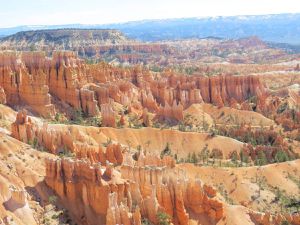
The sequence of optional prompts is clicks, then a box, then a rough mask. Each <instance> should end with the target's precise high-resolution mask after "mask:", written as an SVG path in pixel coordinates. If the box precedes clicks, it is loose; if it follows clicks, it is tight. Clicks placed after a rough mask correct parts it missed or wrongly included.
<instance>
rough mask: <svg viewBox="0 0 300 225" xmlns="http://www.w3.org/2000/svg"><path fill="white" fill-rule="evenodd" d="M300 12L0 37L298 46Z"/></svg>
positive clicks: (3, 30)
mask: <svg viewBox="0 0 300 225" xmlns="http://www.w3.org/2000/svg"><path fill="white" fill-rule="evenodd" d="M299 21H300V13H299V14H277V15H261V16H231V17H206V18H182V19H166V20H144V21H135V22H127V23H118V24H106V25H83V24H70V25H51V26H19V27H13V28H0V36H7V35H12V34H15V33H17V32H20V31H28V30H41V29H43V30H44V29H61V28H80V29H117V30H120V31H122V32H123V33H124V34H125V35H127V36H128V37H129V38H133V39H138V40H141V41H161V40H177V39H187V38H205V37H219V38H228V39H238V38H245V37H249V36H258V37H260V38H261V39H262V40H264V41H267V42H274V43H287V44H293V45H300V22H299Z"/></svg>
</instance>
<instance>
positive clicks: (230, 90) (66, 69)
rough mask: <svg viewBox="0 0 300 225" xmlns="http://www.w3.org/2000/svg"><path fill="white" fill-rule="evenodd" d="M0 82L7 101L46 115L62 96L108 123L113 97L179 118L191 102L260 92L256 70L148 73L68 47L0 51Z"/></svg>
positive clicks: (236, 99)
mask: <svg viewBox="0 0 300 225" xmlns="http://www.w3.org/2000/svg"><path fill="white" fill-rule="evenodd" d="M0 86H1V87H2V88H3V90H4V94H5V95H6V102H7V104H10V105H14V106H17V105H27V106H30V107H31V108H32V109H33V111H35V112H37V113H39V114H41V115H43V116H45V117H47V116H54V114H55V108H54V106H55V105H57V104H58V103H59V102H63V103H64V104H66V103H67V104H68V105H69V106H71V107H73V108H74V111H76V110H82V112H83V113H84V114H85V115H86V116H98V115H99V114H101V115H102V117H103V125H104V126H112V127H115V126H116V121H115V120H116V116H117V114H119V112H115V111H114V109H113V107H112V106H113V105H114V103H118V104H121V105H122V106H124V107H129V108H130V107H131V106H134V107H136V108H141V109H142V108H146V109H147V110H148V111H149V112H151V113H154V114H156V115H157V116H158V117H159V118H162V119H167V120H168V119H169V120H176V121H181V120H183V110H184V109H186V108H187V107H189V106H190V105H191V104H195V103H202V102H206V103H212V104H215V105H218V106H224V105H231V106H234V105H237V104H238V103H240V104H241V103H243V102H244V101H245V100H247V99H249V98H250V97H253V96H256V97H258V98H259V99H260V98H263V97H264V96H265V94H266V90H265V88H264V86H263V85H262V84H261V83H260V81H259V78H258V77H257V76H230V75H222V76H213V77H203V76H184V75H176V74H174V73H173V72H171V71H169V72H166V73H161V74H159V75H154V74H153V73H151V72H150V71H148V70H146V69H144V68H141V67H138V66H136V67H132V68H129V69H127V68H126V69H125V68H117V67H113V66H110V65H108V64H105V63H99V64H95V65H88V64H86V63H84V62H83V61H82V60H81V59H79V58H78V57H77V54H75V53H74V52H68V51H64V52H53V54H52V58H47V57H45V54H44V53H41V52H23V53H16V52H1V54H0ZM1 93H2V94H1V96H3V95H4V94H3V91H1ZM2 98H3V97H2ZM62 105H63V104H60V107H58V108H59V109H60V110H64V109H63V107H61V106H62ZM69 111H70V110H69V108H65V112H66V113H67V114H70V112H69ZM119 115H120V114H119Z"/></svg>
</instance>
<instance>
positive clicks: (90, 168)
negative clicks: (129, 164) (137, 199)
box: [45, 159, 140, 225]
mask: <svg viewBox="0 0 300 225" xmlns="http://www.w3.org/2000/svg"><path fill="white" fill-rule="evenodd" d="M46 173H47V174H46V178H45V181H46V183H47V185H48V186H49V187H51V188H52V189H54V190H55V192H56V193H57V195H58V196H59V197H60V198H61V199H62V201H63V204H64V206H65V207H66V208H67V209H68V210H69V211H70V213H71V214H72V216H73V217H74V218H75V220H76V221H77V222H78V223H80V224H95V225H96V224H138V223H135V222H134V221H138V220H140V214H139V211H138V208H136V209H135V210H134V211H133V213H131V212H130V209H132V201H131V196H130V192H129V184H128V182H127V181H126V180H124V179H122V178H120V174H119V173H118V172H117V171H116V170H114V169H113V168H112V167H111V166H110V165H107V166H106V167H103V166H101V165H100V164H91V163H90V162H88V161H82V160H75V161H74V160H71V159H63V160H58V161H55V160H48V161H47V162H46ZM111 193H114V194H111ZM108 211H109V212H108ZM107 214H108V215H111V216H112V217H111V218H109V219H108V220H107V219H106V215H107ZM107 221H108V223H107ZM114 222H116V223H114Z"/></svg>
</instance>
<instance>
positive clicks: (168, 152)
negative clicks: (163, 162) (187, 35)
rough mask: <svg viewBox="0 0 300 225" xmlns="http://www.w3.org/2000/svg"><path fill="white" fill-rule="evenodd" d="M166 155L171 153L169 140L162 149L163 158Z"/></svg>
mask: <svg viewBox="0 0 300 225" xmlns="http://www.w3.org/2000/svg"><path fill="white" fill-rule="evenodd" d="M165 155H171V148H170V144H169V142H168V143H167V145H166V147H165V148H164V149H163V150H162V151H161V153H160V158H161V159H162V158H163V157H164V156H165Z"/></svg>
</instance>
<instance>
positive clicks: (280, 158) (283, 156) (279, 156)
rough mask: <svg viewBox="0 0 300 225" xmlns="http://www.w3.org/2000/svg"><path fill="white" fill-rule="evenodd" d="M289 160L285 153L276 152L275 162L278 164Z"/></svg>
mask: <svg viewBox="0 0 300 225" xmlns="http://www.w3.org/2000/svg"><path fill="white" fill-rule="evenodd" d="M288 160H289V156H288V154H287V153H286V152H285V151H282V150H279V151H277V152H276V155H275V161H276V162H278V163H279V162H285V161H288Z"/></svg>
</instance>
